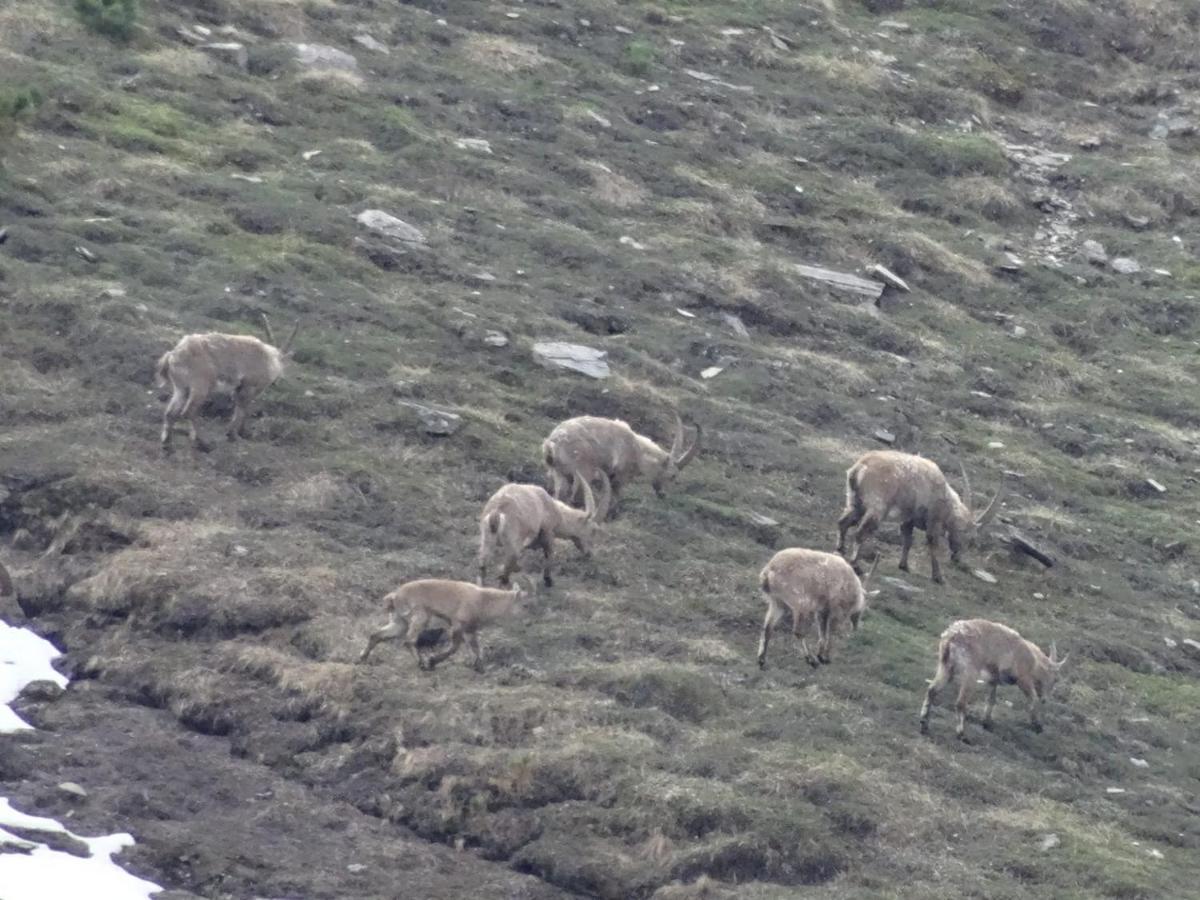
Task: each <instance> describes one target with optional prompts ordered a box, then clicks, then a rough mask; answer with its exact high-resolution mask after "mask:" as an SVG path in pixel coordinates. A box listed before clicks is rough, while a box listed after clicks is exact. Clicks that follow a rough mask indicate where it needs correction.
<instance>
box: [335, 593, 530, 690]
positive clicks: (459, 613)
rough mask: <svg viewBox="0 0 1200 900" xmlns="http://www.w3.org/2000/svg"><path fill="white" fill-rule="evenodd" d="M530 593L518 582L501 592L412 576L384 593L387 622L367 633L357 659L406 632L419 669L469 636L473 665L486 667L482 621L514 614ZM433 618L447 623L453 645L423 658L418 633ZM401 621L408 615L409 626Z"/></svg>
mask: <svg viewBox="0 0 1200 900" xmlns="http://www.w3.org/2000/svg"><path fill="white" fill-rule="evenodd" d="M529 596H530V592H529V591H528V590H526V589H525V588H523V587H520V586H518V587H516V588H514V589H513V590H511V591H501V590H497V589H496V588H485V587H479V586H478V585H474V584H470V583H468V582H466V581H447V580H445V579H442V578H424V579H421V580H419V581H410V582H408V583H407V584H404V585H401V586H400V587H399V588H397V589H396V590H394V591H392V592H391V593H390V594H388V595H387V596H386V597H384V600H385V601H386V602H387V607H388V612H389V614H390V618H389V620H388V623H387V624H386V625H384V626H383V627H382V628H380V629H379V630H378V631H375V632H373V633H372V634H371V636H370V637H369V638H367V646H366V648H365V649H364V650H363V652H362V655H361V656H359V658H358V661H359V662H360V663H361V662H365V661H366V659H367V657H368V656H370V654H371V650H373V649H374V647H375V645H376V644H378V643H379V642H380V641H390V640H393V639H394V638H398V637H400V636H401V635H404V643H405V645H407V646H408V648H409V649H410V650H411V651H412V654H413V657H414V658H415V659H416V661H417V668H418V669H426V670H429V669H432V668H433V667H434V666H436V665H437V664H438V663H440V662H442V661H443V660H445V659H447V658H449V657H450V656H453V655H454V654H455V653H457V652H458V650H459V648H460V647H461V646H462V644H463V641H464V640H465V641H466V642H467V644H468V645H469V646H470V648H471V653H472V654H473V656H474V658H473V659H472V661H471V664H472V666H473V667H474V668H475V670H476V671H482V670H483V655H482V653H481V652H480V650H479V637H478V635H477V634H476V632H477V631H478V630H479V629H480V628H482V627H483V626H484V625H490V624H492V623H493V622H497V621H500V620H501V619H505V618H508V617H509V616H512V615H513V614H514V613H515V612H516V611H517V609H518V607H519V606H521V605H522V604H523V603H524V602H525V601H526V600H527V599H528V597H529ZM430 619H440V620H442V621H444V622H446V623H448V624H449V626H450V646H449V647H447V648H446V649H445V650H442V651H440V652H438V653H434V654H432V655H431V656H429V657H428V658H425V659H422V657H421V651H420V650H418V649H417V638H418V637H420V635H421V632H422V631H423V630H424V629H425V626H427V625H428V624H429V621H430ZM402 620H407V625H405V624H404V622H403V621H402Z"/></svg>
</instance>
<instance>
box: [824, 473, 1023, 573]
mask: <svg viewBox="0 0 1200 900" xmlns="http://www.w3.org/2000/svg"><path fill="white" fill-rule="evenodd" d="M960 469H961V466H960ZM962 477H963V492H964V494H965V495H966V499H965V501H964V500H962V499H960V498H959V496H958V494H957V493H956V492H955V490H954V488H952V487H950V484H949V482H947V481H946V476H945V475H943V474H942V470H941V469H939V468H938V465H937V463H935V462H934V461H933V460H931V459H926V458H925V457H922V456H913V455H912V454H910V453H901V452H899V451H897V450H873V451H871V452H870V453H864V454H863V455H862V456H860V457H859V459H858V461H857V462H856V463H855V464H854V465H852V466H851V467H850V468H849V470H848V471H847V472H846V509H845V511H844V512H843V513H842V517H841V518H840V519H838V545H837V552H838V553H841V554H843V555H844V554H845V552H846V532H847V531H849V530H850V529H851V528H852V527H853V526H855V525H858V531H857V532H856V534H855V537H854V542H855V544H856V549H855V553H854V559H853V560H852V564H853V565H854V568H855V570H856V571H858V570H859V559H860V558H861V556H862V551H863V545H864V544H865V543H866V541H867V539H868V538H870V537H871V535H872V534H874V533H875V530H876V529H877V528H878V527H879V523H880V522H882V521H883V520H884V519H886V518H887V516H888V514H889V513H891V512H892V510H896V511H897V512H898V513H899V514H900V538H901V542H902V543H901V548H900V568H901V570H902V571H905V572H907V571H908V551H909V550H910V549H911V548H912V539H913V529H914V528H920V529H922V530H923V531H924V532H925V538H926V541H927V543H928V544H929V560H930V565H931V567H932V569H933V580H934V581H936V582H938V583H939V584H940V583H941V581H942V570H941V567H940V566H939V565H938V558H937V551H938V545H939V543H940V541H941V537H942V535H943V534H944V535H945V536H946V540H947V542H948V543H949V544H950V559H951V561H953V562H954V563H955V564H957V565H962V559H961V556H962V552H963V550H964V549H965V548H966V547H967V546H968V545H969V544H970V543H971V542H973V541H974V539H975V535H976V534H977V532H978V530H979V529H980V528H982V527H983V526H985V525H987V523H988V522H989V521H991V519H992V517H993V516H994V515H995V514H996V512H997V510H998V509H999V503H1000V497H1001V496H1002V495H1003V493H1004V483H1003V482H1001V484H1000V488H999V490H997V491H996V496H995V497H993V498H992V502H991V503H989V504H988V506H987V508H986V509H985V510H984V511H983V512H982V513H980V515H979V517H978V518H975V514H974V513H973V512H972V511H971V502H972V498H971V481H970V479H969V478H967V472H966V469H962ZM860 523H861V524H860Z"/></svg>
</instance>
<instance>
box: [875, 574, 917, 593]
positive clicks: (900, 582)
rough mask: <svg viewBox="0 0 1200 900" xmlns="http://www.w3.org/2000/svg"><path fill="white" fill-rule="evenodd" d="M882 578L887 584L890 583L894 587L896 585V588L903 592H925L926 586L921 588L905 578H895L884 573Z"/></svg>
mask: <svg viewBox="0 0 1200 900" xmlns="http://www.w3.org/2000/svg"><path fill="white" fill-rule="evenodd" d="M880 580H881V581H883V582H884V583H885V584H890V585H891V586H892V587H894V588H895V589H896V590H898V591H899V592H900V593H901V594H923V593H925V589H924V588H919V587H917V586H916V585H915V584H909V583H908V582H907V581H905V580H904V579H903V578H895V577H893V576H891V575H884V576H882V577H881V578H880Z"/></svg>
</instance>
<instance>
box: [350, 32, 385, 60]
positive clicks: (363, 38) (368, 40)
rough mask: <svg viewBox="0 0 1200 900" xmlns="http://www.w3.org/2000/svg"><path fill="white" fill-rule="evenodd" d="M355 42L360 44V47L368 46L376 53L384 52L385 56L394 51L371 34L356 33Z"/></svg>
mask: <svg viewBox="0 0 1200 900" xmlns="http://www.w3.org/2000/svg"><path fill="white" fill-rule="evenodd" d="M354 43H356V44H358V46H360V47H366V48H367V49H368V50H373V51H375V52H376V53H382V54H384V55H385V56H388V55H390V54H391V52H392V51H391V50H389V49H388V46H387V44H382V43H380V42H379V41H377V40H375V38H373V37H371V36H370V35H369V34H356V35H355V36H354Z"/></svg>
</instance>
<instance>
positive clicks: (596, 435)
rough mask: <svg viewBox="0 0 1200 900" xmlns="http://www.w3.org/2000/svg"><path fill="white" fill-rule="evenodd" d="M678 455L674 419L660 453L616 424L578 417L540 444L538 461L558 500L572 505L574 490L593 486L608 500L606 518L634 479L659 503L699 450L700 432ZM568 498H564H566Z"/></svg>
mask: <svg viewBox="0 0 1200 900" xmlns="http://www.w3.org/2000/svg"><path fill="white" fill-rule="evenodd" d="M695 428H696V437H695V439H694V440H693V441H692V444H691V446H690V447H688V448H687V449H686V450H685V449H684V446H683V442H684V429H683V420H682V419H680V418H679V415H678V414H676V415H675V439H674V441H673V442H672V444H671V449H670V450H664V449H663V448H662V447H660V446H659V445H658V444H656V443H655V442H654V441H652V440H651V439H650V438H648V437H646V436H645V435H642V434H638V433H637V432H636V431H634V430H633V429H632V428H630V427H629V425H628V424H627V423H625V422H622V421H621V420H620V419H603V418H599V417H597V416H579V417H577V418H574V419H567V420H566V421H565V422H561V423H560V424H558V425H557V426H555V428H554V430H553V431H552V432H550V436H549V437H547V438H546V440H544V441H543V442H542V457H543V459H544V460H545V463H546V469H547V474H548V476H549V478H550V480H551V482H552V485H553V488H554V491H553V493H554V496H555V498H556V499H558V500H565V501H568V502H574V495H575V493H576V492H577V486H578V485H579V484H580V483H582V482H591V481H594V480H599V481H601V482H602V483H607V484H606V490H607V491H608V492H609V493H610V496H611V497H612V502H611V503H610V504H609V512H610V514H611V513H612V512H613V511H614V510H615V508H616V505H617V498H618V496H619V495H620V493H621V489H622V488H624V487H625V485H627V484H628V483H629V482H630V481H633V480H634V479H635V478H637V477H639V476H642V475H645V476H648V477H649V478H650V479H651V485H652V486H653V487H654V492H655V493H656V494H658V496H660V497H662V496H663V494H664V490H665V488H666V486H667V485H668V484H669V483H670V482H671V481H672V480H673V479H674V478H675V476H676V475H678V474H679V470H680V469H682V468H683V467H684V466H686V465H687V464H688V463H690V462H691V461H692V460H693V459H695V458H696V453H697V451H699V449H700V435H701V429H700V426H699V425H696V426H695ZM568 495H569V496H568Z"/></svg>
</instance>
